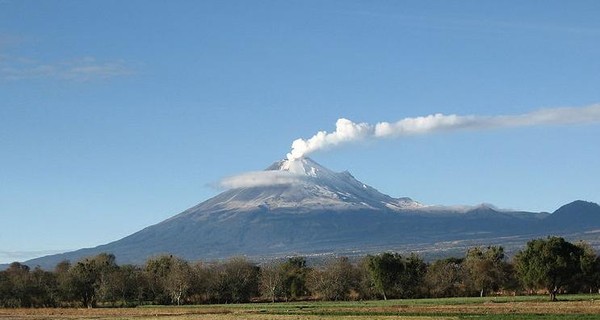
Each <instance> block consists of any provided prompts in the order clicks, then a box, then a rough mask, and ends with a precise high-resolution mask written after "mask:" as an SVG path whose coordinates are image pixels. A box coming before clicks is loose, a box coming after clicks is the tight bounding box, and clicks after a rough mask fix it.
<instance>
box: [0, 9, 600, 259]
mask: <svg viewBox="0 0 600 320" xmlns="http://www.w3.org/2000/svg"><path fill="white" fill-rule="evenodd" d="M599 16H600V2H598V1H501V2H500V1H347V0H343V1H262V0H261V1H245V0H244V1H221V0H219V1H106V0H103V1H20V0H2V1H0V218H1V223H0V262H6V261H12V260H18V259H22V258H30V257H32V256H35V255H39V254H42V253H46V252H50V251H54V250H58V251H60V250H67V249H78V248H81V247H89V246H96V245H99V244H103V243H107V242H109V241H113V240H117V239H119V238H121V237H123V236H126V235H128V234H130V233H133V232H135V231H137V230H139V229H141V228H143V227H146V226H148V225H151V224H155V223H158V222H160V221H162V220H163V219H166V218H168V217H170V216H172V215H174V214H177V213H179V212H181V211H183V210H184V209H187V208H188V207H190V206H192V205H195V204H197V203H199V202H201V201H204V200H206V199H208V198H210V197H211V196H213V195H216V194H217V193H218V192H220V190H217V189H215V188H213V187H211V185H214V184H215V183H216V182H217V181H219V179H221V178H223V177H226V176H230V175H235V174H238V173H241V172H245V171H252V170H261V169H263V168H265V167H267V166H268V165H270V164H271V163H272V162H274V161H276V160H279V159H282V158H283V157H285V155H286V153H287V152H289V150H290V145H291V143H292V141H293V140H294V139H296V138H300V137H302V138H308V137H310V136H312V135H313V134H314V133H315V132H317V131H318V130H327V131H331V130H333V129H334V124H335V121H336V120H337V119H338V118H340V117H345V118H348V119H351V120H353V121H356V122H369V123H376V122H378V121H395V120H399V119H402V118H405V117H414V116H422V115H428V114H432V113H438V112H439V113H445V114H459V115H469V114H476V115H500V114H520V113H526V112H530V111H533V110H537V109H540V108H545V107H563V106H586V105H590V104H594V103H598V102H600V19H598V17H599ZM599 137H600V126H599V125H572V126H540V127H530V128H517V129H497V130H491V131H480V132H460V133H448V134H434V135H427V136H418V137H411V138H407V139H400V140H385V141H375V142H370V143H364V144H359V145H351V146H346V147H343V148H339V149H334V150H330V151H327V152H319V153H315V154H313V155H311V157H312V158H313V159H314V160H316V161H317V162H320V163H321V164H323V165H325V166H326V167H328V168H330V169H332V170H334V171H343V170H349V171H350V172H352V173H353V174H354V176H355V177H357V178H358V179H359V180H362V181H364V182H365V183H368V184H370V185H372V186H373V187H375V188H377V189H379V190H380V191H382V192H384V193H387V194H389V195H392V196H408V197H412V198H413V199H415V200H417V201H421V202H423V203H427V204H447V205H450V204H479V203H482V202H486V203H492V204H494V205H496V206H498V207H501V208H513V209H523V210H530V211H553V210H555V209H556V208H557V207H558V206H560V205H562V204H565V203H567V202H570V201H572V200H576V199H584V200H589V201H594V202H600V188H599V185H600V184H599V178H600V143H599V142H598V141H599Z"/></svg>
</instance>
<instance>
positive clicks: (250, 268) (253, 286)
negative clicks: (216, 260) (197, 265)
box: [210, 257, 259, 303]
mask: <svg viewBox="0 0 600 320" xmlns="http://www.w3.org/2000/svg"><path fill="white" fill-rule="evenodd" d="M258 278H259V268H258V267H257V266H256V265H254V264H253V263H251V262H250V261H248V260H246V258H243V257H234V258H231V259H229V260H227V261H225V262H223V263H220V264H217V265H215V266H214V267H213V276H212V281H211V290H210V291H211V292H212V293H213V294H214V295H215V298H216V300H217V301H218V302H225V303H230V302H233V303H240V302H247V301H250V298H252V297H255V296H257V295H258V292H259V290H258Z"/></svg>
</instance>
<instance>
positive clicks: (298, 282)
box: [282, 257, 310, 300]
mask: <svg viewBox="0 0 600 320" xmlns="http://www.w3.org/2000/svg"><path fill="white" fill-rule="evenodd" d="M282 270H283V294H284V296H285V299H286V300H288V299H298V298H300V297H304V296H308V295H309V291H308V288H307V286H306V277H307V275H308V273H309V272H310V268H308V267H307V266H306V258H304V257H292V258H289V259H288V260H287V261H286V262H285V263H284V264H283V265H282Z"/></svg>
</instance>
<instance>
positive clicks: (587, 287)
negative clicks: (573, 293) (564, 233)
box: [576, 241, 600, 293]
mask: <svg viewBox="0 0 600 320" xmlns="http://www.w3.org/2000/svg"><path fill="white" fill-rule="evenodd" d="M576 245H577V247H579V248H581V250H582V255H581V258H580V262H581V274H580V276H579V278H578V279H577V289H579V290H581V291H585V292H589V293H592V292H593V291H595V290H598V287H599V286H600V257H598V255H597V254H596V250H594V248H593V247H592V246H591V245H590V244H589V243H587V242H584V241H580V242H578V243H577V244H576Z"/></svg>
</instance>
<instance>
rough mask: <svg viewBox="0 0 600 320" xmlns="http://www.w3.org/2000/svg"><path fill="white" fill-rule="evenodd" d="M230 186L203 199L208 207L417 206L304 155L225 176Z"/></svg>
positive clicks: (351, 207)
mask: <svg viewBox="0 0 600 320" xmlns="http://www.w3.org/2000/svg"><path fill="white" fill-rule="evenodd" d="M229 181H230V182H231V183H230V184H229V186H230V190H228V191H226V192H224V193H222V194H221V195H219V196H217V197H215V198H213V199H211V200H209V201H207V202H206V203H205V205H207V206H210V207H211V209H213V210H215V209H218V210H222V209H234V208H237V209H243V210H252V208H257V207H260V208H269V209H270V210H274V209H283V208H294V210H297V211H303V210H323V209H327V210H337V209H351V210H360V209H377V210H401V209H414V208H415V207H416V206H420V204H419V203H418V202H415V201H412V200H410V199H409V198H400V199H395V198H392V197H390V196H388V195H385V194H383V193H381V192H379V191H377V190H376V189H374V188H372V187H370V186H368V185H366V184H364V183H362V182H360V181H358V180H357V179H355V178H354V177H353V176H352V175H351V174H350V173H349V172H347V171H344V172H340V173H338V172H333V171H331V170H329V169H327V168H325V167H324V166H322V165H320V164H318V163H317V162H315V161H314V160H312V159H310V158H307V157H304V158H298V159H293V160H289V159H284V160H280V161H278V162H275V163H273V164H272V165H271V166H269V167H268V168H267V169H265V171H261V172H251V173H247V174H243V175H240V176H237V177H232V178H230V179H229Z"/></svg>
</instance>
